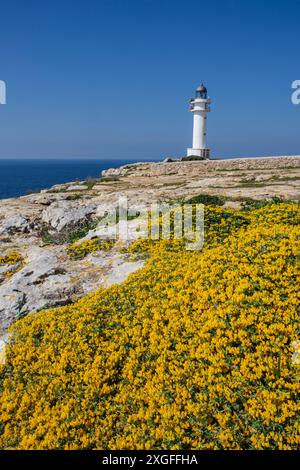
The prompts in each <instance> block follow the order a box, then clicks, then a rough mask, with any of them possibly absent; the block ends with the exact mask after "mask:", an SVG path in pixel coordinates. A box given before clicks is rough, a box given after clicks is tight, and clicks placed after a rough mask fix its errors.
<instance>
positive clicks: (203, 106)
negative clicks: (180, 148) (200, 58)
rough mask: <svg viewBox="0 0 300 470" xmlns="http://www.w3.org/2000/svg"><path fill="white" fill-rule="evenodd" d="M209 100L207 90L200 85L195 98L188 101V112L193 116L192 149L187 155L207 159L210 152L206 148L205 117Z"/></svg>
mask: <svg viewBox="0 0 300 470" xmlns="http://www.w3.org/2000/svg"><path fill="white" fill-rule="evenodd" d="M210 103H211V101H210V99H209V98H208V97H207V89H206V88H205V86H204V85H203V83H201V85H200V86H198V88H197V90H196V96H195V98H191V99H190V111H191V112H192V113H193V115H194V127H193V148H188V149H187V155H188V157H190V156H196V157H202V158H209V153H210V150H209V149H208V148H207V146H206V115H207V113H208V112H209V111H210V108H209V104H210Z"/></svg>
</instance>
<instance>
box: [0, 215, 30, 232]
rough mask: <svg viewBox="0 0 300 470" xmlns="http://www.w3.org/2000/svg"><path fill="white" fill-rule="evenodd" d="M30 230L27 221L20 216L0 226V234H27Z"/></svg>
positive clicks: (8, 219)
mask: <svg viewBox="0 0 300 470" xmlns="http://www.w3.org/2000/svg"><path fill="white" fill-rule="evenodd" d="M30 229H31V226H30V222H29V220H28V219H27V218H26V217H24V216H23V215H22V214H18V215H15V216H12V217H9V218H7V219H4V221H3V222H2V223H1V224H0V234H1V235H2V234H13V233H15V232H22V233H28V232H29V231H30Z"/></svg>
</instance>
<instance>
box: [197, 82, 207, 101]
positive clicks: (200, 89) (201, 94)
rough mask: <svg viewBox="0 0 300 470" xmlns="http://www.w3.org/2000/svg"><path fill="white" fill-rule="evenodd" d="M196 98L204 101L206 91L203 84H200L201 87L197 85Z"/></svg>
mask: <svg viewBox="0 0 300 470" xmlns="http://www.w3.org/2000/svg"><path fill="white" fill-rule="evenodd" d="M196 98H204V99H206V98H207V89H206V87H205V86H204V85H203V83H201V85H199V86H198V88H197V90H196Z"/></svg>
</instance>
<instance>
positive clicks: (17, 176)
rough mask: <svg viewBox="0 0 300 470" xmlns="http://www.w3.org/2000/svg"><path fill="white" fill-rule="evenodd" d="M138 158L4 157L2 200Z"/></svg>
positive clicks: (0, 179)
mask: <svg viewBox="0 0 300 470" xmlns="http://www.w3.org/2000/svg"><path fill="white" fill-rule="evenodd" d="M134 162H135V160H71V159H70V160H24V159H23V160H1V159H0V199H6V198H11V197H17V196H24V195H26V194H31V193H35V192H39V191H40V190H41V189H47V188H50V187H51V186H53V185H54V184H61V183H68V182H71V181H82V180H85V179H86V178H96V177H99V176H100V175H101V171H102V170H105V169H107V168H117V167H119V166H121V165H125V164H127V163H134Z"/></svg>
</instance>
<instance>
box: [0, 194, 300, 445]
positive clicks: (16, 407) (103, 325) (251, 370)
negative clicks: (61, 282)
mask: <svg viewBox="0 0 300 470" xmlns="http://www.w3.org/2000/svg"><path fill="white" fill-rule="evenodd" d="M299 223H300V211H299V206H298V205H297V204H295V203H289V202H278V201H277V202H272V203H270V204H267V205H263V206H262V207H255V206H252V207H250V206H249V207H247V210H242V211H240V212H238V211H233V210H230V209H227V208H223V207H221V206H215V207H212V206H210V207H208V208H206V212H205V224H206V234H205V235H206V237H205V245H204V249H203V250H201V251H186V250H185V246H184V243H183V241H177V240H167V241H166V240H161V241H157V242H155V243H150V244H149V243H148V242H147V241H140V242H135V243H134V244H133V245H132V248H131V249H132V250H134V249H137V248H138V249H140V250H141V251H143V250H147V251H148V253H149V260H148V262H147V264H146V265H145V267H144V268H143V269H141V270H140V271H138V272H137V273H135V274H133V275H131V276H130V277H129V279H128V280H127V281H126V282H124V283H123V284H121V285H118V286H117V285H115V286H112V287H110V288H108V289H101V290H98V291H97V292H95V293H93V294H91V295H88V296H87V297H84V298H82V299H81V300H79V301H78V302H77V303H75V304H73V305H69V306H65V307H61V308H57V309H50V310H47V311H41V312H39V313H38V314H36V315H29V316H27V317H26V318H23V319H21V320H20V321H18V322H17V323H16V324H15V325H14V326H13V327H12V329H11V333H12V335H13V336H12V340H11V343H10V345H9V346H8V348H7V363H6V365H5V366H3V367H2V369H1V373H0V394H1V400H0V422H1V425H0V447H1V448H3V449H299V446H300V425H299V412H300V401H299V392H300V383H299V377H300V370H299V363H300V358H299V347H298V346H297V345H299V339H300V319H299V266H298V263H299V249H300V231H299ZM143 244H144V246H143Z"/></svg>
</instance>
